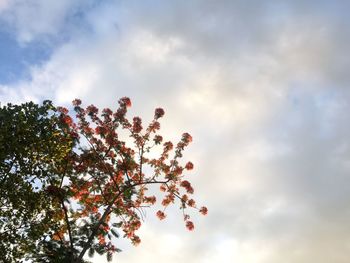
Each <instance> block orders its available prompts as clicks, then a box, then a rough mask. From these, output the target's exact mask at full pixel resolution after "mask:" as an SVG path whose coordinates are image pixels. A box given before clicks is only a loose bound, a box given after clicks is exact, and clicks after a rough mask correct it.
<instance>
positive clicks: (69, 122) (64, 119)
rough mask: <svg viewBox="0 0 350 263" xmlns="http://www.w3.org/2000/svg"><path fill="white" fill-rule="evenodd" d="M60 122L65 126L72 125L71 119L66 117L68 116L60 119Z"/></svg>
mask: <svg viewBox="0 0 350 263" xmlns="http://www.w3.org/2000/svg"><path fill="white" fill-rule="evenodd" d="M62 121H63V122H64V123H65V124H67V125H68V126H70V125H72V123H73V120H72V118H71V117H70V116H68V115H65V116H63V117H62Z"/></svg>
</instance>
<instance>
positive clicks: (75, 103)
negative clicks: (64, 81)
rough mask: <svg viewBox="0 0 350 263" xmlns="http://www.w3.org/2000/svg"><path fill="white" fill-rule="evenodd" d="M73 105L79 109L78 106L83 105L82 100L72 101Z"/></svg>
mask: <svg viewBox="0 0 350 263" xmlns="http://www.w3.org/2000/svg"><path fill="white" fill-rule="evenodd" d="M72 103H73V106H75V107H77V106H79V105H80V104H81V100H79V99H75V100H73V101H72Z"/></svg>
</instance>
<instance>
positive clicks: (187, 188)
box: [180, 180, 194, 194]
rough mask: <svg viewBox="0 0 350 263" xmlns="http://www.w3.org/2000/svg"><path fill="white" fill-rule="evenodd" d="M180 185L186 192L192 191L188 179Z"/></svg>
mask: <svg viewBox="0 0 350 263" xmlns="http://www.w3.org/2000/svg"><path fill="white" fill-rule="evenodd" d="M180 186H182V187H183V188H185V189H186V191H187V193H189V194H193V192H194V191H193V188H192V186H191V183H190V182H189V181H187V180H184V181H182V182H181V184H180Z"/></svg>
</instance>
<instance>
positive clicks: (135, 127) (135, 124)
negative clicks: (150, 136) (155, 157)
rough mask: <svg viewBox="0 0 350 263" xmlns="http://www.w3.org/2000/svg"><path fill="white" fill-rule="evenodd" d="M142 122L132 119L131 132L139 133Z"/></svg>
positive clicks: (139, 119)
mask: <svg viewBox="0 0 350 263" xmlns="http://www.w3.org/2000/svg"><path fill="white" fill-rule="evenodd" d="M141 123H142V121H141V118H140V117H134V119H133V125H132V131H133V132H135V133H139V132H140V131H141V130H142V125H141Z"/></svg>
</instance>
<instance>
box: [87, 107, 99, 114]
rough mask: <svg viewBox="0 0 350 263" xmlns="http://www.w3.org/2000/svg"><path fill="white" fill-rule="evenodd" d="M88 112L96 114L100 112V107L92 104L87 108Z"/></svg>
mask: <svg viewBox="0 0 350 263" xmlns="http://www.w3.org/2000/svg"><path fill="white" fill-rule="evenodd" d="M86 112H87V114H88V115H90V116H91V115H95V114H97V113H98V109H97V108H96V107H95V106H94V105H90V106H88V107H87V108H86Z"/></svg>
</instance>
